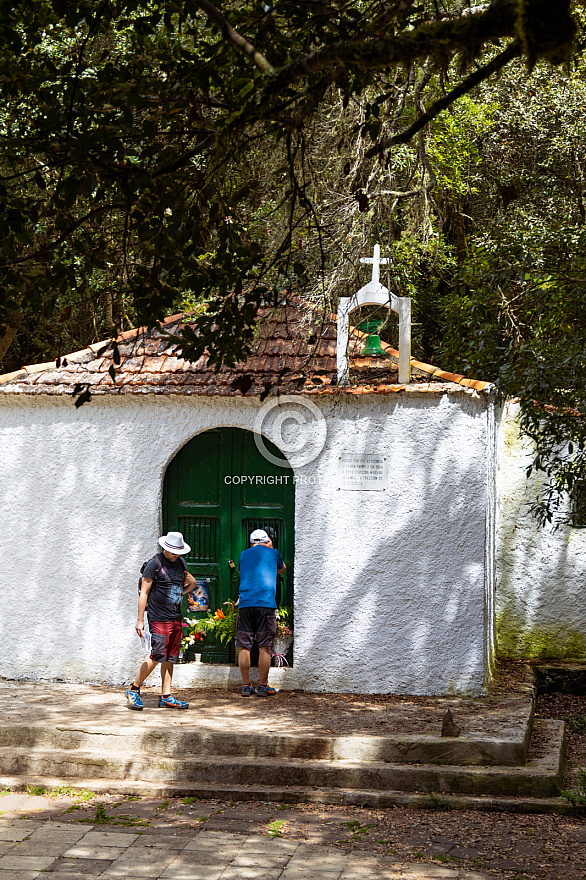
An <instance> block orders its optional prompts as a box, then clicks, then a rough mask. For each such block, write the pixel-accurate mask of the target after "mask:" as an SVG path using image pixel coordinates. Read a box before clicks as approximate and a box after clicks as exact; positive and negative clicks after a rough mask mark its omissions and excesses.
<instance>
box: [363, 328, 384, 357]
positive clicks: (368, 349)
mask: <svg viewBox="0 0 586 880" xmlns="http://www.w3.org/2000/svg"><path fill="white" fill-rule="evenodd" d="M382 324H384V321H363V322H362V323H361V324H359V325H358V329H359V330H362V332H363V333H368V334H369V337H368V339H367V340H366V344H365V346H364V348H363V349H362V351H361V352H360V357H385V356H386V355H385V352H384V350H383V348H382V346H381V344H380V336H379V335H378V331H379V330H380V328H381V326H382Z"/></svg>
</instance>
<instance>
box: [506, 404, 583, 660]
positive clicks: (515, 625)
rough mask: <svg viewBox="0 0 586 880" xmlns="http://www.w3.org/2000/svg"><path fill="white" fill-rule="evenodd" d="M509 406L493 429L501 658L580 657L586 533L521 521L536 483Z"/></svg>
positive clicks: (513, 409) (515, 415)
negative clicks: (529, 472)
mask: <svg viewBox="0 0 586 880" xmlns="http://www.w3.org/2000/svg"><path fill="white" fill-rule="evenodd" d="M532 457H533V456H532V446H531V444H530V442H529V441H528V440H527V439H526V438H522V437H521V436H520V433H519V405H518V404H517V403H513V402H509V403H508V404H507V405H506V407H505V408H504V410H503V412H502V415H501V418H500V420H499V428H498V472H497V497H498V515H497V539H496V541H497V543H496V547H497V551H496V582H497V591H496V621H497V642H498V652H499V654H501V655H503V656H506V657H526V658H529V659H539V658H541V657H553V658H556V657H557V658H560V659H561V658H564V657H586V590H585V585H586V530H585V529H575V528H570V527H568V526H562V527H560V528H558V529H554V528H553V527H552V526H546V527H545V528H538V527H537V525H536V523H535V520H533V519H532V517H531V516H530V515H529V513H528V509H529V504H531V503H532V502H534V501H535V498H536V496H537V493H538V490H539V480H540V477H539V476H535V475H533V476H532V477H530V478H527V476H526V470H527V467H528V465H529V464H530V463H531V460H532Z"/></svg>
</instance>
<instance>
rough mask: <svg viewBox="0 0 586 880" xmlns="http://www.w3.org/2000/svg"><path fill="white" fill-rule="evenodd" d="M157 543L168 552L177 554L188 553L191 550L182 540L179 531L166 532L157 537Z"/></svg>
mask: <svg viewBox="0 0 586 880" xmlns="http://www.w3.org/2000/svg"><path fill="white" fill-rule="evenodd" d="M159 544H160V545H161V547H162V548H163V550H168V551H169V553H175V554H176V555H177V556H183V554H184V553H189V551H190V550H191V547H190V546H189V544H186V543H185V541H184V540H183V535H182V534H181V532H167V534H166V535H163V536H162V537H161V538H159Z"/></svg>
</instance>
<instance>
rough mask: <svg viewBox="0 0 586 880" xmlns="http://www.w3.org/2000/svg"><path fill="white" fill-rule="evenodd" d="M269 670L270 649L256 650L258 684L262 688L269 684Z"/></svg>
mask: <svg viewBox="0 0 586 880" xmlns="http://www.w3.org/2000/svg"><path fill="white" fill-rule="evenodd" d="M270 668H271V649H270V648H260V647H259V649H258V671H259V675H260V683H261V685H263V686H264V687H266V686H267V684H268V683H269V669H270Z"/></svg>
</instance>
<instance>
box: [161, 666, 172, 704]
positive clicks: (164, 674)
mask: <svg viewBox="0 0 586 880" xmlns="http://www.w3.org/2000/svg"><path fill="white" fill-rule="evenodd" d="M172 679H173V664H172V663H161V694H164V695H165V696H168V694H170V693H171V681H172Z"/></svg>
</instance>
